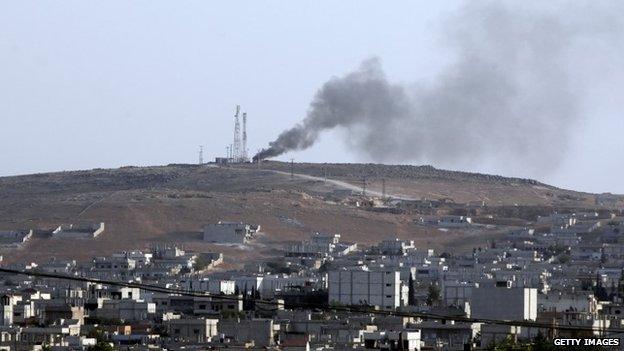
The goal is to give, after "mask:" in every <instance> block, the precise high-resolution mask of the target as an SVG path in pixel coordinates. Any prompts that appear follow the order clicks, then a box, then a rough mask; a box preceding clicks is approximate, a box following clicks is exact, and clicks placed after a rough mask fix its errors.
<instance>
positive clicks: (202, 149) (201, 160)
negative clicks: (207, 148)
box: [199, 145, 204, 165]
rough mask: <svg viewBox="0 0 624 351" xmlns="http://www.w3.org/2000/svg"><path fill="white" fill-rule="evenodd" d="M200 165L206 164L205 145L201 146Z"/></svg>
mask: <svg viewBox="0 0 624 351" xmlns="http://www.w3.org/2000/svg"><path fill="white" fill-rule="evenodd" d="M199 164H200V165H203V164H204V145H199Z"/></svg>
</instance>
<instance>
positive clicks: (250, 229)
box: [204, 221, 259, 244]
mask: <svg viewBox="0 0 624 351" xmlns="http://www.w3.org/2000/svg"><path fill="white" fill-rule="evenodd" d="M258 230H259V227H255V226H252V225H250V224H245V223H242V222H222V221H219V223H216V224H208V225H207V226H205V227H204V241H207V242H211V243H220V244H228V243H231V244H245V243H247V242H248V241H249V240H251V239H252V238H253V235H254V234H255V233H256V232H257V231H258Z"/></svg>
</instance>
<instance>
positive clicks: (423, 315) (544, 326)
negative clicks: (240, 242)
mask: <svg viewBox="0 0 624 351" xmlns="http://www.w3.org/2000/svg"><path fill="white" fill-rule="evenodd" d="M0 273H8V274H17V275H27V276H33V277H41V278H50V279H61V280H69V281H77V282H83V283H96V284H102V285H109V286H120V287H128V288H138V289H142V290H145V291H151V292H159V293H168V294H175V295H181V296H190V297H210V298H213V299H217V300H232V301H242V300H243V297H239V296H228V295H216V294H211V293H198V292H192V291H188V290H180V289H172V288H166V287H162V286H158V285H151V284H144V283H128V282H120V281H112V280H105V279H96V278H87V277H80V276H69V275H62V274H55V273H45V272H27V271H20V270H15V269H8V268H0ZM247 300H249V301H254V302H255V303H259V304H262V305H274V306H280V305H281V303H279V302H278V301H274V300H266V299H258V298H253V297H251V298H247ZM291 305H292V306H296V307H297V308H310V309H316V310H324V311H341V312H351V313H360V314H375V315H384V316H396V317H413V318H421V319H424V320H428V319H433V320H439V321H449V320H452V321H458V322H466V323H483V324H496V325H507V326H520V327H531V328H541V329H550V330H570V331H590V332H594V331H596V332H604V331H605V329H604V328H602V327H593V326H589V327H585V326H574V325H553V324H550V323H540V322H533V321H517V320H503V319H491V318H472V317H462V316H451V315H441V314H434V313H428V312H402V311H394V310H382V309H375V308H372V307H367V306H359V307H358V306H322V305H317V304H312V303H293V304H291ZM606 332H608V333H624V329H623V328H610V329H607V330H606Z"/></svg>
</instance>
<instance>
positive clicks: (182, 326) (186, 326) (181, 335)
mask: <svg viewBox="0 0 624 351" xmlns="http://www.w3.org/2000/svg"><path fill="white" fill-rule="evenodd" d="M218 322H219V320H218V319H207V318H180V319H170V320H168V321H167V323H166V325H167V332H168V333H169V335H170V336H172V337H173V338H175V339H176V340H179V341H183V342H198V343H204V342H208V341H210V339H211V338H212V337H213V336H216V335H217V334H218V333H217V324H218Z"/></svg>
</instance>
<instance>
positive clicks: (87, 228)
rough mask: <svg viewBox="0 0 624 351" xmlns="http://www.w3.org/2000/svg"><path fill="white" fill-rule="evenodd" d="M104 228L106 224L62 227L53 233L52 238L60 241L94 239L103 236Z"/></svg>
mask: <svg viewBox="0 0 624 351" xmlns="http://www.w3.org/2000/svg"><path fill="white" fill-rule="evenodd" d="M104 228H105V227H104V222H101V223H94V224H68V225H61V226H59V227H58V228H56V229H55V230H54V231H53V232H52V237H53V238H58V239H93V238H97V237H98V236H99V235H100V234H102V233H103V232H104Z"/></svg>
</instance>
